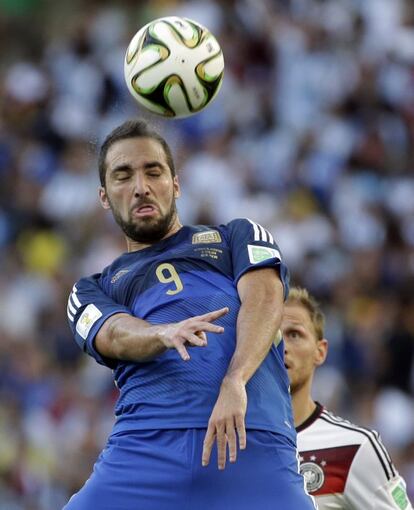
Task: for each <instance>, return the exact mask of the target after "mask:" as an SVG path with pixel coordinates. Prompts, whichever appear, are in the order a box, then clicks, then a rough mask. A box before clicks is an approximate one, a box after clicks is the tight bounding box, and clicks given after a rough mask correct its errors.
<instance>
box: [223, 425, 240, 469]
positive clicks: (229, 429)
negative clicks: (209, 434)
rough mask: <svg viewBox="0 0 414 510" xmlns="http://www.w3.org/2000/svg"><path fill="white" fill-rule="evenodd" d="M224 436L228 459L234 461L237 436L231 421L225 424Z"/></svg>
mask: <svg viewBox="0 0 414 510" xmlns="http://www.w3.org/2000/svg"><path fill="white" fill-rule="evenodd" d="M226 438H227V442H228V444H229V461H230V462H236V459H237V436H236V431H235V429H234V424H233V423H232V422H230V423H228V424H227V426H226Z"/></svg>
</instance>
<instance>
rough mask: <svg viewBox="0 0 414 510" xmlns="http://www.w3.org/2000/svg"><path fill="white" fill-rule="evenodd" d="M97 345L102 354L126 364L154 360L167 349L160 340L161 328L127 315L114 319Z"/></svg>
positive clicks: (103, 330)
mask: <svg viewBox="0 0 414 510" xmlns="http://www.w3.org/2000/svg"><path fill="white" fill-rule="evenodd" d="M95 346H96V349H97V350H98V352H99V353H100V354H101V355H103V356H105V357H107V358H112V359H119V360H123V361H150V360H151V359H153V358H155V357H156V356H159V355H160V354H162V353H163V352H165V351H166V350H167V347H165V345H164V344H163V343H162V342H161V340H160V326H152V325H151V324H149V323H148V322H146V321H144V320H141V319H138V318H137V317H133V316H131V315H128V314H123V313H120V314H116V315H113V316H112V317H110V319H109V320H108V321H107V323H106V324H105V325H104V327H102V328H101V331H99V333H98V335H97V336H96V340H95Z"/></svg>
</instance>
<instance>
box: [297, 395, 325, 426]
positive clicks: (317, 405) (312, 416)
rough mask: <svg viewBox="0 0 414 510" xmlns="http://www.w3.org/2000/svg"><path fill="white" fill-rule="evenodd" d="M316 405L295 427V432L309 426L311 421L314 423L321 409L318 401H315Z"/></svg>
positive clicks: (321, 406)
mask: <svg viewBox="0 0 414 510" xmlns="http://www.w3.org/2000/svg"><path fill="white" fill-rule="evenodd" d="M315 404H316V407H315V410H314V411H313V413H312V414H311V415H309V416H308V417H307V418H306V420H305V421H304V422H302V423H301V424H300V425H299V426H297V427H296V432H302V430H305V429H306V428H308V427H310V426H311V425H312V423H314V422H315V421H316V420H317V419H318V418H319V416H320V415H321V413H322V411H323V405H321V404H320V403H319V402H315Z"/></svg>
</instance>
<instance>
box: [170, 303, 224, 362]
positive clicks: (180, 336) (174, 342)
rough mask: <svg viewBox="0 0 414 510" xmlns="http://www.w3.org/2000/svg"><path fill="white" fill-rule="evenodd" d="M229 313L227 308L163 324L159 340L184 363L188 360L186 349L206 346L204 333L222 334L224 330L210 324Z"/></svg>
mask: <svg viewBox="0 0 414 510" xmlns="http://www.w3.org/2000/svg"><path fill="white" fill-rule="evenodd" d="M228 312H229V309H228V308H227V307H225V308H220V309H219V310H214V311H212V312H208V313H205V314H203V315H196V316H195V317H191V318H190V319H186V320H184V321H181V322H177V323H174V324H165V326H163V327H162V328H161V330H160V340H161V342H162V343H163V344H164V345H165V347H168V348H169V349H177V351H178V352H179V354H180V356H181V357H182V359H183V360H184V361H187V360H189V359H190V355H189V354H188V351H187V347H194V346H197V347H204V346H206V345H207V336H206V333H223V331H224V328H223V327H222V326H217V324H212V322H214V321H215V320H217V319H219V318H220V317H223V315H226V314H227V313H228Z"/></svg>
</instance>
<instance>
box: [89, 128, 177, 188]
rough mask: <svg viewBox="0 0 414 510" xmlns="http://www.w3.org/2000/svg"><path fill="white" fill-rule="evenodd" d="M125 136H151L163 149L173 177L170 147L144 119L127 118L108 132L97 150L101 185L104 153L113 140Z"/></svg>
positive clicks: (104, 162) (104, 174) (104, 167)
mask: <svg viewBox="0 0 414 510" xmlns="http://www.w3.org/2000/svg"><path fill="white" fill-rule="evenodd" d="M127 138H152V139H154V140H156V141H157V142H159V143H160V144H161V146H162V148H163V149H164V152H165V157H166V159H167V164H168V166H169V167H170V170H171V175H172V176H173V177H175V166H174V159H173V157H172V153H171V149H170V147H169V145H168V143H167V142H166V141H165V139H164V138H163V137H162V136H161V135H160V134H159V133H158V132H157V131H155V129H153V128H152V127H150V125H149V124H148V123H147V122H146V121H145V120H143V119H136V120H127V121H126V122H124V123H123V124H121V125H120V126H118V127H117V128H115V129H114V130H113V131H111V132H110V133H109V135H108V136H107V137H106V138H105V140H104V142H103V144H102V146H101V149H100V151H99V159H98V168H99V179H100V181H101V186H103V187H105V176H106V155H107V153H108V150H109V148H110V147H111V145H113V144H114V143H115V142H118V141H119V140H125V139H127Z"/></svg>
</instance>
